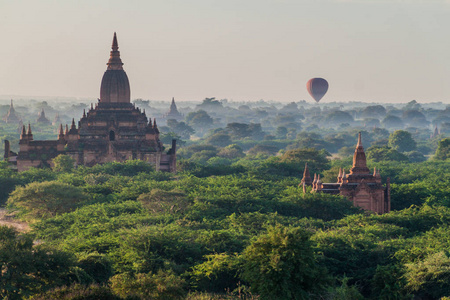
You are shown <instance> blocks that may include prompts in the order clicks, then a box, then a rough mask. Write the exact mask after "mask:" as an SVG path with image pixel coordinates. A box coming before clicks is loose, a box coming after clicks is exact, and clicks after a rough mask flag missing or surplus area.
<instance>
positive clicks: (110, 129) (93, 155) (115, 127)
mask: <svg viewBox="0 0 450 300" xmlns="http://www.w3.org/2000/svg"><path fill="white" fill-rule="evenodd" d="M118 48H119V47H118V43H117V37H116V34H115V33H114V38H113V43H112V51H111V54H110V58H109V61H108V63H107V65H108V67H107V70H106V72H105V73H104V75H103V79H102V83H101V88H100V99H99V101H98V103H97V104H96V105H95V107H94V106H93V105H92V104H91V108H90V110H89V111H88V112H86V111H84V112H83V116H82V118H81V119H80V121H79V122H78V126H77V125H76V124H75V120H72V125H71V126H70V128H69V127H68V126H67V125H66V126H65V130H64V128H63V125H62V124H61V125H60V127H59V133H58V139H57V140H46V141H36V140H34V139H33V133H32V131H31V126H30V125H28V129H27V130H26V128H25V126H23V128H22V133H21V135H20V141H19V148H20V150H19V153H18V155H17V156H14V153H12V152H11V151H10V147H9V142H8V141H6V142H5V159H7V160H9V161H11V162H14V161H16V162H17V169H18V171H24V170H27V169H29V168H31V167H43V166H51V165H52V159H53V158H55V157H56V156H58V155H59V154H67V155H69V156H71V157H72V158H73V159H74V160H75V164H76V165H85V166H93V165H96V164H101V163H106V162H112V161H119V162H123V161H126V160H129V159H139V160H144V161H147V162H149V163H151V164H153V165H155V168H156V170H161V171H168V172H176V141H175V140H173V141H172V148H171V149H170V150H169V151H167V152H165V151H164V147H163V145H162V143H161V141H160V139H159V130H158V127H157V125H156V120H153V121H152V120H151V119H147V117H146V115H145V112H142V111H141V110H140V109H139V108H136V107H135V106H134V105H133V104H131V103H130V84H129V82H128V76H127V74H126V73H125V71H124V70H123V67H122V65H123V63H122V60H121V59H120V52H119V51H118ZM40 118H45V113H44V112H43V111H42V112H41V116H40Z"/></svg>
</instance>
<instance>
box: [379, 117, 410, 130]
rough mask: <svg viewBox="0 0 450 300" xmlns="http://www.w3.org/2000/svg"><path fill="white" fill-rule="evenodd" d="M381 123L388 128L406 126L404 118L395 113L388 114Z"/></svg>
mask: <svg viewBox="0 0 450 300" xmlns="http://www.w3.org/2000/svg"><path fill="white" fill-rule="evenodd" d="M381 123H382V124H383V126H384V127H387V128H403V127H404V126H405V124H403V121H402V119H400V118H399V117H397V116H393V115H388V116H386V117H385V118H384V119H383V121H381Z"/></svg>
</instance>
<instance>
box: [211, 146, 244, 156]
mask: <svg viewBox="0 0 450 300" xmlns="http://www.w3.org/2000/svg"><path fill="white" fill-rule="evenodd" d="M217 155H218V156H220V157H225V158H241V157H244V156H245V153H244V151H242V148H241V147H239V146H238V145H236V144H232V145H228V146H226V147H225V148H222V149H220V151H219V153H217Z"/></svg>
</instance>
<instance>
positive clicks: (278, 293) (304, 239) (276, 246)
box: [242, 226, 326, 299]
mask: <svg viewBox="0 0 450 300" xmlns="http://www.w3.org/2000/svg"><path fill="white" fill-rule="evenodd" d="M309 237H310V234H308V233H307V232H305V231H304V230H302V229H301V228H287V227H284V228H283V227H281V226H276V227H271V228H269V230H268V232H267V234H264V235H261V236H260V237H258V238H257V239H256V240H254V241H253V242H252V243H251V245H250V246H248V247H247V248H246V249H245V250H244V252H243V254H242V256H243V261H244V266H243V273H242V278H243V279H244V280H246V281H247V282H249V283H250V286H251V289H252V290H253V291H255V292H256V293H258V294H260V295H261V298H262V299H310V294H311V293H312V292H316V291H319V290H321V289H322V288H323V286H324V284H325V283H326V276H325V273H324V270H323V269H321V268H320V267H319V266H318V265H317V264H316V262H315V258H314V252H313V250H312V247H311V243H310V241H309Z"/></svg>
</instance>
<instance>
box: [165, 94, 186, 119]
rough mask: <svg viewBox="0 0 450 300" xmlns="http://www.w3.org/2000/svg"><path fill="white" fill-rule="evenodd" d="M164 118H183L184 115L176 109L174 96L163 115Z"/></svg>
mask: <svg viewBox="0 0 450 300" xmlns="http://www.w3.org/2000/svg"><path fill="white" fill-rule="evenodd" d="M164 118H165V119H166V120H169V119H174V120H177V121H180V120H183V119H184V116H183V115H182V114H181V113H180V112H179V111H178V109H177V105H176V104H175V98H172V103H171V104H170V109H169V111H168V112H167V113H166V114H165V115H164Z"/></svg>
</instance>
